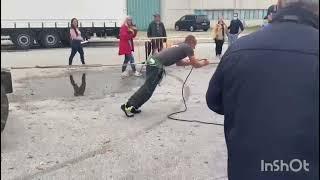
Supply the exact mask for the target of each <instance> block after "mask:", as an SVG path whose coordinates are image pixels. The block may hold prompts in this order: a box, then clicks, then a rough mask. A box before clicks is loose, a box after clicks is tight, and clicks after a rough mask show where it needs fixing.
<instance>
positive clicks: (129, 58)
mask: <svg viewBox="0 0 320 180" xmlns="http://www.w3.org/2000/svg"><path fill="white" fill-rule="evenodd" d="M129 62H130V65H131V69H132V71H133V72H136V66H135V65H134V57H133V55H132V54H130V55H125V56H124V61H123V65H122V72H124V71H125V70H126V69H127V65H128V63H129Z"/></svg>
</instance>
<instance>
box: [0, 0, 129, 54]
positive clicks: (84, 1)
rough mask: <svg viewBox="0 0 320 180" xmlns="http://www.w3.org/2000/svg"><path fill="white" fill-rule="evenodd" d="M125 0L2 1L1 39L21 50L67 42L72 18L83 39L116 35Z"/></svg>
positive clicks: (122, 17)
mask: <svg viewBox="0 0 320 180" xmlns="http://www.w3.org/2000/svg"><path fill="white" fill-rule="evenodd" d="M126 14H127V10H126V0H117V1H113V0H90V1H89V0H54V1H51V0H27V1H21V0H1V39H6V40H11V41H12V42H13V44H14V45H15V46H16V47H18V48H21V49H29V48H31V47H33V46H35V45H40V46H41V47H43V48H54V47H58V46H61V45H68V44H69V42H70V40H69V38H70V37H69V30H70V26H71V22H70V21H71V19H72V18H77V19H78V20H79V29H80V31H81V34H82V36H83V37H84V39H86V40H88V39H90V38H91V37H93V36H96V37H100V38H103V37H107V36H113V37H117V36H118V34H119V27H120V26H121V23H122V21H123V19H124V18H125V16H126Z"/></svg>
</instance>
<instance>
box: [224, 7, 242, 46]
mask: <svg viewBox="0 0 320 180" xmlns="http://www.w3.org/2000/svg"><path fill="white" fill-rule="evenodd" d="M228 29H229V33H228V40H229V46H231V45H232V44H233V43H234V42H235V41H236V40H237V39H238V37H239V34H240V33H241V32H242V31H243V30H244V27H243V24H242V22H241V21H240V20H239V18H238V13H234V14H233V20H231V22H230V26H229V27H228Z"/></svg>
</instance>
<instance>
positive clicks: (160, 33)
mask: <svg viewBox="0 0 320 180" xmlns="http://www.w3.org/2000/svg"><path fill="white" fill-rule="evenodd" d="M153 16H154V20H153V21H152V22H151V23H150V24H149V27H148V32H147V35H148V37H149V38H157V37H167V32H166V28H165V27H164V24H163V23H162V22H161V16H160V14H158V13H156V14H154V15H153ZM166 41H167V39H166V38H160V39H152V40H151V48H152V54H154V53H156V52H160V51H162V49H163V43H164V42H166Z"/></svg>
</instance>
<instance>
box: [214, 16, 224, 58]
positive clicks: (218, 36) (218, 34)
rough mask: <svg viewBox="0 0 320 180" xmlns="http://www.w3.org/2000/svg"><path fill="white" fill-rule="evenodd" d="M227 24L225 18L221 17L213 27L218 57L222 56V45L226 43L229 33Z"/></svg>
mask: <svg viewBox="0 0 320 180" xmlns="http://www.w3.org/2000/svg"><path fill="white" fill-rule="evenodd" d="M227 30H228V28H227V25H226V24H225V23H224V21H223V18H220V19H219V21H218V23H217V24H216V25H215V26H214V28H213V39H214V41H215V43H216V57H217V58H219V59H220V58H221V53H222V47H223V44H224V40H225V36H226V33H227Z"/></svg>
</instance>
